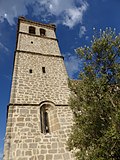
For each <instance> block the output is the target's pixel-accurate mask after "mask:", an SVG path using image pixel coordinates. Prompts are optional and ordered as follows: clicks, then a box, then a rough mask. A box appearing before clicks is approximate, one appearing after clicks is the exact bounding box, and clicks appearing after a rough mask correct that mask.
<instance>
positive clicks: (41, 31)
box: [40, 28, 46, 36]
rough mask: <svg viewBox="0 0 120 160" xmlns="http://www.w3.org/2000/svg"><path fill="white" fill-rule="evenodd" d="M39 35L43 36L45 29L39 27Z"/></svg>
mask: <svg viewBox="0 0 120 160" xmlns="http://www.w3.org/2000/svg"><path fill="white" fill-rule="evenodd" d="M40 35H41V36H45V35H46V30H45V29H42V28H40Z"/></svg>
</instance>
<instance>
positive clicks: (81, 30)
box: [79, 26, 87, 38]
mask: <svg viewBox="0 0 120 160" xmlns="http://www.w3.org/2000/svg"><path fill="white" fill-rule="evenodd" d="M86 31H87V30H86V28H85V26H81V27H80V32H79V37H80V38H82V36H83V35H84V34H85V32H86Z"/></svg>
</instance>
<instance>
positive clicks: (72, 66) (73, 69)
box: [64, 53, 82, 78]
mask: <svg viewBox="0 0 120 160" xmlns="http://www.w3.org/2000/svg"><path fill="white" fill-rule="evenodd" d="M64 57H65V65H66V69H67V72H68V75H69V77H70V78H74V77H75V74H79V71H80V68H81V67H82V66H81V65H82V61H81V60H80V58H79V57H78V56H77V55H75V54H74V55H73V54H70V53H67V54H64Z"/></svg>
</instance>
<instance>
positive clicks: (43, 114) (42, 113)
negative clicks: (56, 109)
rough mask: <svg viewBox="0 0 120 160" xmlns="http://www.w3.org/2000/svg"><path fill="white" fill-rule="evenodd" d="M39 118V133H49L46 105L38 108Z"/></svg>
mask: <svg viewBox="0 0 120 160" xmlns="http://www.w3.org/2000/svg"><path fill="white" fill-rule="evenodd" d="M40 119H41V133H44V134H46V133H49V120H48V112H47V111H46V107H42V108H41V109H40Z"/></svg>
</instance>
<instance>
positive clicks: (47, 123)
mask: <svg viewBox="0 0 120 160" xmlns="http://www.w3.org/2000/svg"><path fill="white" fill-rule="evenodd" d="M40 125H41V133H44V134H47V133H51V132H54V131H57V130H59V128H60V124H59V121H58V118H57V108H56V107H55V105H54V104H53V103H51V102H47V101H46V102H43V103H42V104H41V105H40Z"/></svg>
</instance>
